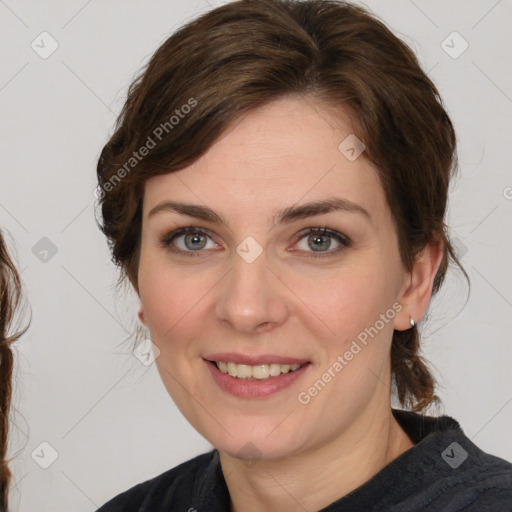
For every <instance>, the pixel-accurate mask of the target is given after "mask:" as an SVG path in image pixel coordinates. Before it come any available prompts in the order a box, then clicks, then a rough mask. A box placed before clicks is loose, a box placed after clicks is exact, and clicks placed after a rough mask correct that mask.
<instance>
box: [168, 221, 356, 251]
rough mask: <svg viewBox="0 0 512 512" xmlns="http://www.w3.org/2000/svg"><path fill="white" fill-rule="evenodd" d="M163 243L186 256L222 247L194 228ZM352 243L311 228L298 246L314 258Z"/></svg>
mask: <svg viewBox="0 0 512 512" xmlns="http://www.w3.org/2000/svg"><path fill="white" fill-rule="evenodd" d="M333 241H334V243H333ZM161 243H162V246H163V247H164V248H168V249H169V250H171V251H172V252H175V253H179V254H184V255H186V256H199V255H200V254H201V253H202V252H203V249H218V248H219V247H220V246H219V245H218V244H216V243H215V242H214V241H213V240H212V238H211V236H210V234H209V232H208V231H207V230H204V229H201V228H196V227H193V226H188V227H183V228H179V229H176V230H175V231H172V232H170V233H168V234H166V235H165V236H164V237H163V238H162V240H161ZM351 243H352V242H351V240H350V239H349V238H348V237H346V236H345V235H342V234H341V233H338V232H337V231H334V230H331V229H328V228H309V229H308V230H307V231H306V232H302V233H301V234H300V235H299V240H298V242H297V243H296V245H297V246H298V248H299V250H300V251H302V252H306V253H310V254H309V255H311V256H313V257H325V256H333V255H334V254H337V253H339V252H340V251H342V250H344V249H345V248H347V247H350V245H351ZM333 246H334V247H333Z"/></svg>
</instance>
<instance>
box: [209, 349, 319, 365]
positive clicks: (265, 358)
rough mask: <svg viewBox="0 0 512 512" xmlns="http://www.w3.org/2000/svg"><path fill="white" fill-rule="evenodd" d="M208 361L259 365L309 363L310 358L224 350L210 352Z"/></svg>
mask: <svg viewBox="0 0 512 512" xmlns="http://www.w3.org/2000/svg"><path fill="white" fill-rule="evenodd" d="M204 359H206V360H207V361H215V362H218V361H224V362H226V363H237V364H247V365H250V366H257V365H259V364H271V363H276V364H305V363H309V360H308V359H301V358H298V357H289V356H282V355H277V354H261V355H254V354H253V355H247V354H235V353H233V352H222V353H218V354H210V355H208V356H205V357H204Z"/></svg>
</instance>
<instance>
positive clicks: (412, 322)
mask: <svg viewBox="0 0 512 512" xmlns="http://www.w3.org/2000/svg"><path fill="white" fill-rule="evenodd" d="M409 323H410V324H411V327H414V326H415V325H416V322H415V321H414V318H413V317H412V316H411V319H410V320H409Z"/></svg>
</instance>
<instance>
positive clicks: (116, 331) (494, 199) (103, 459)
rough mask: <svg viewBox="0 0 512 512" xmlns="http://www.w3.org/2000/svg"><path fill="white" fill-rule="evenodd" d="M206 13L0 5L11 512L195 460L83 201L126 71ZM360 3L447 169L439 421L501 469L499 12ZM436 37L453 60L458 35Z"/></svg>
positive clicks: (432, 4) (488, 6)
mask: <svg viewBox="0 0 512 512" xmlns="http://www.w3.org/2000/svg"><path fill="white" fill-rule="evenodd" d="M220 3H221V2H213V1H212V0H210V1H208V2H207V1H205V0H193V1H190V2H181V1H176V0H173V1H171V0H166V1H163V0H158V1H157V0H154V1H148V2H143V1H142V0H140V1H134V0H131V1H126V0H124V1H121V0H104V1H100V0H90V1H84V0H72V1H69V0H68V1H64V0H61V1H57V0H55V1H53V2H50V1H44V2H43V1H41V2H35V1H28V0H5V1H4V0H0V19H1V32H0V34H1V35H0V37H1V47H0V48H1V60H2V66H1V69H0V105H1V133H0V140H1V144H2V152H1V157H2V163H1V171H0V172H1V174H0V176H1V182H0V226H2V227H3V228H5V229H7V230H8V231H9V233H10V234H11V235H12V236H11V237H10V239H9V240H10V243H11V246H12V247H13V249H15V250H16V252H17V261H18V265H19V268H20V269H22V277H23V279H24V282H25V285H26V288H27V297H28V301H29V303H30V305H31V308H32V312H33V318H32V325H31V327H30V330H29V332H28V333H27V334H26V335H25V336H24V337H23V338H22V339H21V340H19V342H18V343H17V353H18V358H17V372H16V380H17V382H16V386H15V394H14V404H15V406H16V409H17V412H16V414H15V415H14V416H13V420H14V422H15V426H13V429H12V434H11V451H10V454H11V455H16V457H15V460H14V462H13V464H12V467H13V471H14V481H15V485H14V488H13V490H12V492H11V505H12V510H13V511H15V510H20V511H23V512H55V511H64V510H65V511H67V512H92V511H94V510H95V509H96V507H97V506H99V505H101V504H103V503H104V502H105V501H106V500H107V499H109V498H110V497H112V496H113V495H115V494H118V493H119V492H121V491H122V490H125V489H127V488H128V487H130V486H132V485H134V484H136V483H138V482H141V481H143V480H146V479H148V478H150V477H153V476H155V475H157V474H159V473H161V472H163V471H165V470H166V469H169V468H171V467H173V466H175V465H176V464H178V463H180V462H182V461H184V460H186V459H189V458H190V457H192V456H194V455H196V454H199V453H202V452H205V451H206V450H209V449H210V445H209V443H207V442H206V441H205V440H204V439H202V438H201V437H200V436H199V435H198V434H197V433H196V432H195V431H194V430H193V429H192V427H190V426H189V425H188V423H187V422H186V421H185V420H184V419H183V418H182V417H181V415H180V413H179V411H178V410H177V409H176V407H175V405H174V404H173V402H172V400H171V399H170V398H169V397H168V395H167V393H166V391H165V389H164V387H163V385H162V384H161V381H160V378H159V376H158V373H157V371H156V368H155V365H154V364H153V365H152V366H149V367H146V366H144V365H142V364H141V363H140V362H139V361H138V360H137V359H136V358H135V357H134V356H133V355H131V354H130V352H129V349H130V344H129V343H124V344H123V340H124V339H125V338H126V337H127V335H128V333H129V332H130V330H131V329H132V328H133V326H134V325H135V321H136V319H135V311H136V301H135V300H134V297H133V296H130V295H122V294H121V295H120V294H117V295H116V293H115V289H114V284H115V278H116V271H115V269H114V267H113V265H112V264H111V263H110V256H109V253H108V251H107V246H106V243H105V240H104V238H103V235H101V233H100V231H99V229H98V228H97V227H96V224H95V220H94V201H95V198H94V196H93V193H92V191H93V189H94V186H95V165H96V160H97V158H98V155H99V152H100V150H101V148H102V146H103V144H104V143H105V141H106V140H107V137H108V134H109V133H111V129H112V127H113V123H114V120H115V117H116V115H117V114H118V112H119V111H120V108H121V106H122V103H123V100H124V97H125V93H126V89H127V87H128V85H129V83H130V82H131V80H132V78H133V76H134V74H135V72H136V71H137V70H138V69H139V68H140V67H141V66H142V65H143V64H144V63H145V62H146V61H147V59H148V58H149V56H150V55H151V54H152V53H153V52H154V51H155V50H156V48H157V47H158V45H159V44H160V43H161V42H163V41H164V39H165V38H166V37H167V36H168V35H170V34H171V32H173V31H174V30H175V29H176V28H177V27H178V26H180V25H181V24H182V23H183V22H185V21H187V20H189V19H191V18H193V17H195V16H196V15H197V14H198V13H200V12H204V11H206V10H208V9H210V8H211V7H212V6H216V5H219V4H220ZM366 5H368V6H369V7H370V8H371V9H372V10H373V11H374V12H375V13H377V14H378V15H380V16H381V17H382V18H383V19H384V20H385V22H386V23H387V24H388V25H389V26H390V28H391V29H392V30H393V31H394V32H395V33H396V34H397V35H399V36H400V37H402V38H403V39H404V40H405V41H406V42H407V43H408V44H410V45H411V46H412V48H413V49H414V50H415V52H416V53H417V54H418V56H419V58H420V60H421V62H422V65H423V67H424V69H425V70H426V71H428V73H429V75H430V76H431V77H432V79H433V80H434V82H435V83H436V85H437V86H438V88H439V90H440V92H441V95H442V97H443V99H444V101H445V104H446V106H447V110H448V112H449V113H450V115H451V117H452V120H453V121H454V124H455V127H456V130H457V134H458V137H459V143H460V146H459V154H460V162H461V172H462V175H461V177H460V178H459V179H458V180H457V181H456V182H455V183H454V184H453V185H452V187H451V197H450V208H449V218H448V222H449V224H450V226H451V227H452V236H454V237H456V238H457V239H458V242H457V245H458V247H459V251H460V254H461V256H462V262H463V264H464V265H465V268H466V269H467V271H468V272H469V274H470V277H471V280H472V294H471V297H470V300H469V302H468V303H467V304H466V303H465V293H466V291H467V289H466V286H465V282H464V281H463V279H462V278H460V277H457V276H455V277H454V278H451V279H450V280H449V282H448V287H447V288H446V291H445V292H444V293H443V294H441V295H440V296H439V298H438V299H436V300H435V301H434V302H433V304H432V321H431V322H430V323H429V324H428V325H424V326H422V328H423V330H424V332H425V334H426V335H427V337H426V338H425V340H424V351H425V354H426V355H427V357H428V358H429V359H430V360H431V362H432V365H433V367H434V371H435V375H436V376H437V378H438V379H439V387H438V392H439V394H440V396H441V398H442V399H443V403H444V409H443V410H442V411H441V412H445V413H447V414H449V415H451V416H453V417H455V418H456V419H458V420H459V421H460V422H461V424H462V426H463V428H464V430H465V432H466V433H467V435H468V436H469V437H470V438H471V439H473V441H474V442H475V443H476V444H478V445H479V446H480V447H482V448H483V449H484V450H486V451H488V452H490V453H493V454H497V455H500V456H502V457H503V458H506V459H509V460H512V441H511V436H510V433H511V432H512V403H511V401H512V386H511V368H510V365H511V360H512V348H511V347H512V343H511V342H512V335H511V328H510V318H511V313H512V270H511V263H510V262H511V261H512V241H511V240H512V238H511V236H510V235H511V232H512V231H511V228H512V173H511V164H510V161H511V159H512V150H511V148H512V137H511V135H512V130H511V123H510V121H511V114H512V98H511V97H512V74H511V68H512V67H511V58H510V48H512V36H511V30H510V24H511V21H512V1H511V0H501V1H497V0H481V1H475V0H472V1H468V0H458V1H451V2H446V1H444V0H435V1H426V0H415V1H413V0H398V1H396V0H395V1H390V0H380V1H376V0H373V1H368V2H367V3H366ZM43 31H47V32H49V33H50V34H51V36H52V37H53V38H54V39H55V40H56V41H57V42H58V45H59V46H58V49H57V50H56V51H55V52H54V53H53V54H52V55H51V56H50V57H48V58H47V59H43V58H41V57H40V56H39V55H38V53H36V52H35V51H34V50H33V49H32V48H31V43H32V41H34V40H35V43H34V44H39V46H40V47H41V46H42V45H43V44H44V45H45V48H46V49H48V48H49V47H50V46H49V39H46V40H45V42H44V43H41V37H39V34H40V33H41V32H43ZM454 31H456V32H458V33H459V34H460V35H461V36H462V37H463V38H464V40H466V41H467V43H468V44H469V47H468V49H467V50H466V51H465V52H464V53H463V54H462V55H460V56H458V57H457V58H453V56H450V55H448V53H447V52H446V51H445V50H444V49H443V47H442V42H443V41H444V40H446V38H447V36H449V35H450V34H451V33H452V32H454ZM46 37H47V36H46ZM454 37H455V39H454ZM444 44H445V45H446V44H448V45H449V46H452V47H453V48H452V49H451V52H452V53H453V52H458V51H459V50H460V49H462V46H461V45H462V44H463V41H462V40H461V39H460V38H458V36H451V37H450V38H449V39H448V40H446V42H445V43H444ZM40 51H42V49H41V50H40ZM43 237H47V238H48V239H49V240H51V242H52V243H53V244H54V245H55V247H56V249H57V253H56V254H55V255H54V256H52V257H50V256H51V253H50V254H49V255H48V257H47V259H48V261H46V262H43V261H41V260H40V257H42V256H43V255H42V254H41V253H40V254H38V253H37V251H36V254H34V253H33V252H32V249H33V247H34V246H36V248H37V247H39V246H37V245H36V244H37V243H38V242H39V241H40V239H41V238H43ZM40 243H41V242H40ZM38 256H39V257H38ZM43 442H46V443H49V445H51V447H52V448H53V449H54V450H55V451H56V452H57V453H58V458H57V459H56V460H55V462H53V464H52V465H51V466H50V467H49V468H48V469H43V468H42V467H40V465H41V464H43V465H44V462H45V460H46V462H49V460H50V459H49V457H51V453H52V451H51V450H52V449H51V448H49V447H48V445H41V443H43ZM36 461H37V462H36Z"/></svg>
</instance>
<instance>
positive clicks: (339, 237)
mask: <svg viewBox="0 0 512 512" xmlns="http://www.w3.org/2000/svg"><path fill="white" fill-rule="evenodd" d="M188 234H195V235H200V236H206V237H208V238H210V239H211V238H212V237H211V234H210V231H208V230H206V229H203V228H197V227H194V226H186V227H182V228H178V229H176V230H174V231H171V232H169V233H167V234H165V235H164V236H163V237H162V239H161V245H162V247H163V248H166V249H169V250H170V251H172V252H174V253H179V254H184V255H186V256H191V257H194V256H200V255H201V253H202V252H204V251H202V250H197V251H193V250H190V251H184V250H182V249H177V248H175V247H173V245H172V242H173V241H174V240H175V239H176V238H178V237H179V236H182V235H188ZM313 234H318V235H321V236H328V237H330V238H334V239H336V241H338V242H339V243H340V246H339V247H338V248H336V249H334V250H330V251H320V252H316V251H306V252H308V253H309V254H310V255H311V256H312V257H313V258H325V257H328V256H333V255H335V254H338V253H339V252H341V251H343V250H344V249H346V248H348V247H350V246H351V245H352V240H350V238H348V237H347V236H345V235H343V234H341V233H339V232H338V231H335V230H332V229H329V228H327V227H314V228H307V229H306V230H303V231H301V232H300V233H298V235H297V241H296V242H295V243H298V242H300V241H301V240H302V239H303V238H306V237H308V236H310V235H313Z"/></svg>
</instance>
